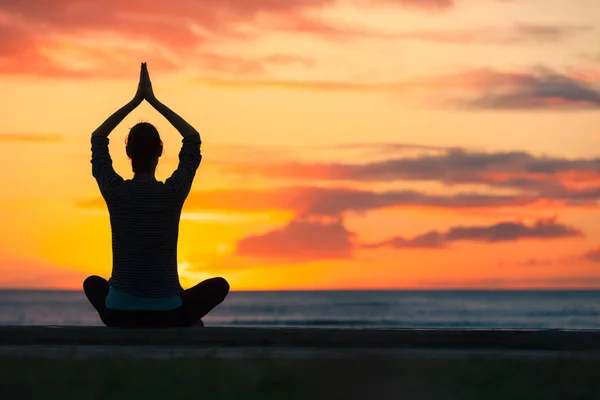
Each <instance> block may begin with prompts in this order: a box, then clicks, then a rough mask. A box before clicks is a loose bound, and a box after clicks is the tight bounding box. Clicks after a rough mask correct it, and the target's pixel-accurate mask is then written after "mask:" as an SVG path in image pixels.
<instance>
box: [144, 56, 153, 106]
mask: <svg viewBox="0 0 600 400" xmlns="http://www.w3.org/2000/svg"><path fill="white" fill-rule="evenodd" d="M142 75H143V84H144V98H145V99H146V101H147V102H148V103H152V102H153V101H154V100H156V96H154V91H153V90H152V82H151V81H150V74H149V73H148V66H147V65H146V63H142Z"/></svg>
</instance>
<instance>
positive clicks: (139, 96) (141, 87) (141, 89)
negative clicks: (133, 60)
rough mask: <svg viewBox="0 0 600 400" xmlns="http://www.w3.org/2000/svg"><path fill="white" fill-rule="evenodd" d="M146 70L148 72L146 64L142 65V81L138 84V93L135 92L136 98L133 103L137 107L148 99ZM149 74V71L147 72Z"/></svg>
mask: <svg viewBox="0 0 600 400" xmlns="http://www.w3.org/2000/svg"><path fill="white" fill-rule="evenodd" d="M144 70H146V63H142V66H141V68H140V81H139V83H138V88H137V92H135V96H134V97H133V102H134V103H135V104H136V105H140V104H141V103H142V101H144V99H145V98H146V85H145V84H144V79H145V75H144ZM146 73H147V70H146Z"/></svg>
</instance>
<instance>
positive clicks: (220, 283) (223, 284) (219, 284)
mask: <svg viewBox="0 0 600 400" xmlns="http://www.w3.org/2000/svg"><path fill="white" fill-rule="evenodd" d="M211 285H212V286H213V288H214V290H215V291H216V292H217V293H218V294H219V297H222V299H221V301H223V300H224V299H225V297H227V294H228V293H229V282H227V280H226V279H225V278H221V277H217V278H212V279H211Z"/></svg>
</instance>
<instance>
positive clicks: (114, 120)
mask: <svg viewBox="0 0 600 400" xmlns="http://www.w3.org/2000/svg"><path fill="white" fill-rule="evenodd" d="M144 65H145V63H142V67H141V69H140V82H139V84H138V89H137V92H136V93H135V96H134V97H133V100H131V101H130V102H129V103H127V104H125V105H124V106H123V107H121V108H120V109H118V110H117V111H116V112H115V113H114V114H113V115H111V116H110V117H108V119H107V120H106V121H104V122H103V123H102V125H100V126H99V127H98V128H97V129H96V130H95V131H94V132H93V133H92V137H108V135H110V133H111V132H112V131H113V130H114V129H115V128H116V127H117V125H119V124H120V123H121V122H122V121H123V120H124V119H125V117H126V116H127V115H129V113H130V112H132V111H133V110H134V109H135V108H136V107H137V106H139V105H140V104H141V103H142V101H144V88H145V87H146V85H145V82H144V79H145V74H144V69H145V67H144Z"/></svg>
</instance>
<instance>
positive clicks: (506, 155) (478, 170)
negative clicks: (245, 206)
mask: <svg viewBox="0 0 600 400" xmlns="http://www.w3.org/2000/svg"><path fill="white" fill-rule="evenodd" d="M222 170H223V171H227V172H231V173H236V174H237V173H241V174H244V175H252V174H254V175H260V176H264V177H269V178H281V179H286V180H290V179H291V180H321V181H362V182H396V181H435V182H440V183H443V184H446V185H457V184H479V185H485V186H488V187H492V188H510V189H515V190H519V191H521V192H522V193H523V194H524V195H529V196H537V197H540V198H547V199H561V200H574V201H586V200H594V199H596V198H598V197H600V196H599V193H600V188H599V187H598V186H597V185H598V183H599V182H600V159H598V158H592V159H567V158H559V157H547V156H534V155H532V154H529V153H526V152H497V153H484V152H469V151H466V150H462V149H446V150H441V149H440V150H437V151H436V152H434V153H433V154H424V155H419V156H416V157H405V156H402V157H398V158H392V159H388V160H383V161H375V162H369V163H362V164H348V163H301V162H288V163H262V164H261V163H252V164H243V165H229V166H222ZM571 180H577V182H578V183H585V182H588V183H589V184H590V185H591V186H588V187H586V188H581V187H579V188H577V187H575V188H570V187H569V185H571V183H572V182H571Z"/></svg>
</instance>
